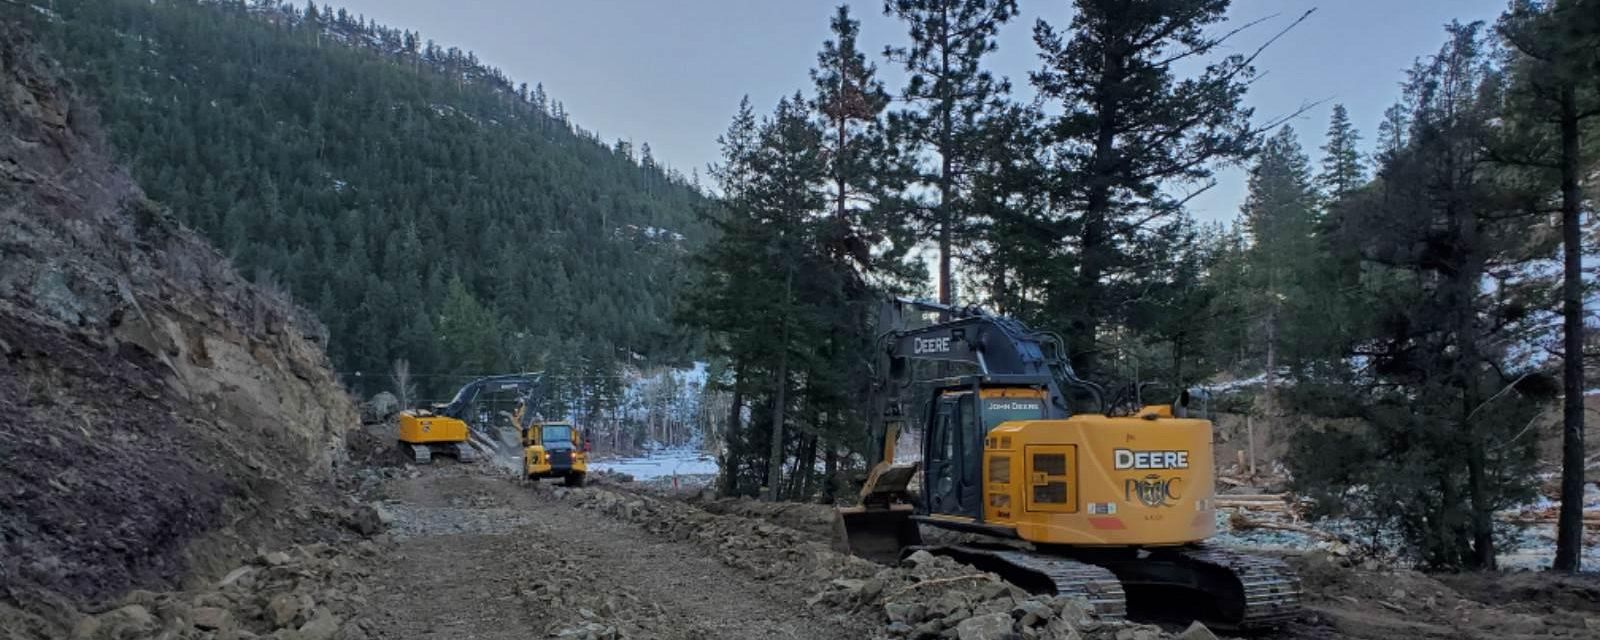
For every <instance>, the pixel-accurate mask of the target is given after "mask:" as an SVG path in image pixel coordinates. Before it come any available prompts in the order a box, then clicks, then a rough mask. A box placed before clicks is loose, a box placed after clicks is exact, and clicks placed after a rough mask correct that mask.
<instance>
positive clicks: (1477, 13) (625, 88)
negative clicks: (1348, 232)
mask: <svg viewBox="0 0 1600 640" xmlns="http://www.w3.org/2000/svg"><path fill="white" fill-rule="evenodd" d="M334 4H335V5H340V4H342V6H344V7H345V8H347V9H349V10H351V11H354V12H357V13H361V14H364V15H366V16H368V17H371V18H374V19H376V20H377V21H378V22H380V23H384V24H387V25H389V26H392V27H399V28H406V29H414V30H419V31H421V32H422V33H423V35H424V36H425V37H428V38H432V39H433V40H435V41H437V42H439V43H440V44H442V45H444V46H459V47H461V48H463V49H469V50H472V51H476V52H477V54H478V57H479V59H481V60H484V61H485V62H487V63H489V64H491V65H494V66H497V67H499V68H501V69H502V70H504V71H505V72H506V73H507V74H508V75H510V76H511V77H512V78H514V79H516V80H518V81H526V82H528V83H529V84H530V85H531V84H533V83H534V82H543V83H544V86H545V89H546V91H548V92H549V93H550V94H551V96H552V97H553V98H555V99H557V100H561V101H562V102H563V103H565V105H566V107H567V111H568V112H569V113H571V114H572V116H573V119H574V120H575V121H576V122H577V123H578V124H580V125H582V126H583V127H585V128H587V129H590V130H594V131H598V132H599V133H600V134H601V135H602V136H604V137H605V138H606V139H608V140H610V139H615V138H619V137H620V138H629V139H632V140H633V141H634V144H635V146H637V145H638V144H639V143H642V142H648V143H650V147H651V149H652V151H653V152H654V154H655V156H656V157H657V158H658V159H659V160H661V161H662V162H665V163H667V164H669V165H671V166H674V167H677V168H678V169H679V170H680V171H682V172H684V173H685V174H688V173H689V171H690V169H691V168H695V167H699V168H701V170H702V173H703V172H704V167H705V165H706V163H708V162H711V161H713V160H715V159H716V156H717V145H716V137H717V135H718V134H719V133H721V132H722V131H723V129H725V128H726V127H727V123H728V119H729V117H731V116H732V114H733V111H734V109H735V107H736V106H737V105H738V102H739V98H740V96H743V95H745V94H749V96H750V99H751V100H752V101H753V102H754V103H755V105H756V107H757V109H758V111H766V110H769V109H770V108H771V107H772V106H773V105H774V104H776V102H777V100H778V99H779V98H780V97H781V96H783V95H787V94H790V93H793V92H794V91H795V90H796V89H807V90H809V88H810V80H809V78H808V76H807V71H808V70H809V69H810V68H811V66H812V64H813V63H814V62H815V60H816V52H817V50H818V49H819V48H820V47H821V45H822V41H823V40H825V39H827V38H828V36H829V33H828V18H829V16H830V15H831V14H832V7H834V6H836V5H837V4H838V2H833V1H825V0H817V1H812V0H805V1H800V0H677V1H666V0H567V1H561V0H540V1H529V0H456V1H453V2H446V1H444V0H334ZM849 4H850V5H851V6H852V9H853V10H854V12H855V14H856V15H857V17H858V18H860V19H861V20H862V41H863V42H862V44H863V48H864V49H866V50H867V51H870V52H873V53H876V52H878V51H881V50H882V48H883V46H884V45H885V44H899V43H901V42H902V41H904V39H905V30H904V28H903V27H902V26H901V25H900V24H899V23H897V22H895V21H894V20H891V19H889V18H886V17H884V16H883V14H882V2H881V1H878V0H872V1H865V2H863V1H855V2H850V3H849ZM1071 4H1072V3H1071V2H1070V1H1069V0H1019V5H1020V6H1021V10H1022V15H1021V16H1019V18H1018V19H1016V20H1013V21H1012V22H1011V23H1009V24H1007V25H1006V26H1005V27H1004V28H1003V29H1002V31H1001V34H1000V50H999V51H998V52H997V53H995V54H994V56H993V62H992V65H991V66H992V69H993V70H994V71H995V72H996V73H997V74H999V75H1004V76H1008V77H1010V78H1011V79H1012V83H1013V85H1015V87H1016V89H1017V93H1018V94H1019V96H1020V97H1021V98H1024V99H1026V98H1031V97H1032V90H1031V89H1030V88H1029V87H1028V83H1027V73H1028V72H1029V71H1031V70H1033V69H1035V68H1036V67H1037V66H1038V59H1037V57H1036V49H1035V48H1034V45H1033V40H1032V29H1033V23H1034V21H1035V20H1036V19H1040V18H1043V19H1045V20H1047V21H1049V22H1050V23H1052V24H1054V25H1057V26H1060V27H1065V26H1066V25H1067V23H1068V21H1069V19H1070V17H1071ZM1505 4H1506V3H1505V0H1236V1H1235V2H1234V6H1233V9H1232V10H1231V11H1230V15H1231V16H1232V17H1233V18H1234V19H1235V20H1240V21H1243V20H1251V19H1255V18H1261V17H1265V16H1269V15H1272V14H1282V15H1281V17H1280V18H1278V19H1277V20H1275V21H1272V22H1269V23H1267V24H1264V25H1261V26H1259V27H1257V28H1255V29H1253V30H1251V31H1249V32H1246V33H1245V34H1242V35H1241V36H1239V37H1238V38H1237V43H1238V44H1237V46H1236V47H1235V48H1236V49H1243V50H1250V49H1254V48H1255V47H1256V46H1257V45H1259V44H1260V43H1261V42H1262V41H1264V40H1265V39H1266V38H1268V37H1269V36H1271V35H1272V34H1273V33H1275V32H1277V31H1278V29H1280V28H1282V26H1285V25H1287V24H1288V23H1289V21H1291V20H1292V19H1293V18H1294V17H1295V16H1298V15H1299V14H1301V13H1303V12H1304V11H1305V10H1307V9H1309V8H1312V7H1316V8H1317V12H1316V13H1315V14H1314V15H1312V16H1311V18H1310V19H1308V20H1307V21H1306V22H1305V23H1303V24H1301V25H1300V26H1299V27H1298V28H1297V29H1295V30H1294V31H1292V32H1290V33H1289V34H1288V35H1287V36H1285V37H1284V38H1283V39H1282V40H1280V41H1279V42H1278V43H1277V44H1275V45H1274V46H1273V47H1272V48H1271V49H1269V50H1268V51H1267V52H1266V53H1265V54H1264V55H1263V56H1262V57H1261V58H1260V61H1259V64H1258V67H1259V68H1260V70H1261V71H1263V72H1264V77H1263V78H1261V79H1260V80H1259V81H1258V82H1257V83H1256V84H1255V86H1254V87H1253V88H1252V89H1251V91H1250V95H1249V98H1248V102H1249V104H1250V105H1251V106H1253V107H1255V108H1256V114H1257V118H1258V119H1262V120H1265V119H1270V118H1273V117H1277V116H1283V115H1286V114H1289V113H1292V112H1293V111H1295V110H1296V109H1297V108H1299V107H1300V106H1301V105H1302V104H1305V103H1310V102H1316V101H1319V100H1328V101H1329V102H1327V103H1326V104H1323V105H1321V106H1318V107H1316V108H1313V109H1311V110H1310V111H1308V112H1307V113H1306V114H1305V115H1303V116H1301V117H1300V118H1299V119H1298V120H1296V121H1295V122H1293V123H1292V124H1293V126H1294V127H1295V129H1297V130H1298V131H1299V132H1300V134H1301V138H1302V142H1303V143H1304V144H1305V147H1306V149H1307V151H1308V152H1311V153H1312V157H1313V161H1315V160H1316V159H1317V158H1318V157H1319V156H1320V152H1318V151H1317V147H1319V146H1321V145H1322V137H1323V130H1324V129H1325V128H1326V127H1327V118H1328V111H1329V109H1330V108H1331V105H1332V104H1333V103H1334V102H1342V103H1344V104H1345V105H1346V106H1347V107H1348V108H1349V109H1350V115H1351V118H1352V119H1353V120H1354V121H1355V123H1356V126H1357V127H1358V128H1359V129H1360V130H1361V133H1362V135H1363V136H1364V138H1365V143H1367V144H1370V143H1371V141H1372V138H1373V137H1374V134H1375V132H1376V129H1377V123H1378V121H1379V118H1380V116H1381V115H1382V113H1383V110H1384V109H1385V108H1386V107H1388V105H1389V104H1391V103H1392V102H1393V101H1394V98H1395V96H1396V95H1397V93H1398V83H1399V81H1400V80H1401V78H1402V72H1403V70H1404V69H1405V68H1406V67H1409V66H1410V64H1411V62H1412V61H1413V60H1414V59H1416V58H1417V57H1419V56H1423V55H1427V54H1429V53H1431V52H1433V51H1435V50H1436V49H1437V48H1438V46H1439V44H1440V43H1441V42H1442V41H1443V37H1444V36H1443V29H1442V27H1443V25H1444V24H1445V23H1447V22H1449V21H1450V20H1451V19H1460V20H1462V21H1470V20H1488V21H1492V20H1493V19H1494V17H1495V16H1496V15H1498V14H1499V12H1500V11H1501V10H1502V9H1503V8H1504V7H1505ZM878 66H879V71H880V73H881V75H882V76H883V77H884V78H885V80H886V81H887V83H888V84H889V86H890V88H891V90H894V89H897V88H898V87H899V86H900V85H901V83H902V78H903V74H901V73H900V70H899V69H898V68H897V67H896V66H895V65H892V64H889V63H887V62H884V61H882V60H878ZM1218 180H1219V184H1218V186H1217V188H1216V189H1213V190H1212V191H1211V192H1210V193H1207V194H1205V195H1203V196H1201V197H1200V198H1197V199H1196V200H1195V201H1194V202H1192V203H1191V209H1192V210H1193V211H1194V213H1195V214H1196V215H1197V216H1198V217H1200V218H1201V219H1204V220H1232V219H1233V218H1234V216H1235V215H1236V213H1237V211H1238V207H1239V203H1240V202H1241V201H1242V200H1243V198H1244V191H1245V187H1244V173H1243V171H1241V170H1237V169H1235V170H1228V171H1224V172H1222V173H1221V174H1219V176H1218Z"/></svg>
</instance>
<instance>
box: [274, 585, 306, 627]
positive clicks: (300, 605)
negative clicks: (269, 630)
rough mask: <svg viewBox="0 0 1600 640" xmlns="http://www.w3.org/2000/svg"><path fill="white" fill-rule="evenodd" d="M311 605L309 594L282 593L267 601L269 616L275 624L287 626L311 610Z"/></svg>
mask: <svg viewBox="0 0 1600 640" xmlns="http://www.w3.org/2000/svg"><path fill="white" fill-rule="evenodd" d="M311 606H312V602H311V598H310V597H309V596H304V595H295V594H292V593H285V594H280V595H277V596H274V597H273V598H272V600H270V601H268V602H267V616H268V617H269V619H270V620H272V624H273V625H274V626H277V627H287V626H290V625H292V624H294V622H295V620H296V619H298V618H299V617H300V615H301V614H302V613H303V612H306V611H309V610H310V609H311Z"/></svg>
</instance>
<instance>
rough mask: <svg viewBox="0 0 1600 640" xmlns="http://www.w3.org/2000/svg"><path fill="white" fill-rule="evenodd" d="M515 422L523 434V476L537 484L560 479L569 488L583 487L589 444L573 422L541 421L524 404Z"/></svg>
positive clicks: (514, 418)
mask: <svg viewBox="0 0 1600 640" xmlns="http://www.w3.org/2000/svg"><path fill="white" fill-rule="evenodd" d="M512 420H513V421H515V422H516V424H517V427H518V429H519V430H520V431H521V432H522V472H523V476H524V477H526V478H527V479H529V480H533V481H535V482H537V481H539V480H542V479H544V478H561V480H562V483H563V484H565V485H566V486H569V487H581V486H583V483H584V480H585V479H586V478H588V476H589V441H588V440H587V439H585V438H583V437H582V435H581V434H579V433H578V430H577V429H574V428H573V427H572V423H570V422H542V421H539V420H536V419H535V416H534V412H533V410H532V409H531V408H530V407H529V406H528V402H527V401H524V402H523V403H522V404H521V405H520V406H518V407H517V411H516V413H515V414H514V415H513V417H512Z"/></svg>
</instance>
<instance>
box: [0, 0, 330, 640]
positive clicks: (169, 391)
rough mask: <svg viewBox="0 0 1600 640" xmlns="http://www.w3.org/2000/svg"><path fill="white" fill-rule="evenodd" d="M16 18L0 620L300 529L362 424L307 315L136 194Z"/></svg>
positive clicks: (3, 254)
mask: <svg viewBox="0 0 1600 640" xmlns="http://www.w3.org/2000/svg"><path fill="white" fill-rule="evenodd" d="M18 31H19V29H17V28H14V25H10V26H7V25H0V34H7V35H0V40H3V41H0V415H4V416H5V421H4V423H3V424H4V426H3V428H0V487H4V489H3V491H4V492H5V498H4V500H3V502H4V504H5V507H4V508H3V509H0V621H4V620H5V613H6V612H5V609H8V608H10V607H17V608H20V609H22V610H28V611H32V612H34V613H43V614H44V617H45V618H52V616H50V615H49V612H50V611H59V610H61V609H63V608H70V607H71V606H74V605H81V604H84V603H92V602H99V601H105V600H108V599H110V598H113V597H114V596H117V595H118V594H121V593H123V592H125V591H127V590H128V589H130V588H133V587H136V586H137V587H145V586H162V585H174V584H175V583H176V582H177V581H178V580H180V579H181V578H183V577H184V576H186V575H188V574H189V573H191V572H192V571H198V572H199V573H202V574H205V573H212V572H220V570H224V569H226V568H229V567H231V566H234V565H236V564H237V562H236V560H237V558H238V557H240V556H241V554H243V553H245V552H246V551H247V550H248V549H249V548H250V547H252V546H253V545H255V544H257V543H260V542H263V541H266V540H269V539H272V538H280V539H294V538H295V537H296V535H294V534H295V532H296V531H304V530H305V526H304V525H305V523H306V522H310V521H312V520H315V519H316V518H315V516H318V515H320V514H322V513H323V512H326V511H327V509H324V508H321V507H317V506H313V505H318V504H321V502H322V499H323V497H324V496H325V494H324V493H322V492H323V491H325V490H326V487H327V486H328V485H329V483H331V478H332V475H331V471H332V470H333V469H334V467H335V466H336V465H338V464H340V463H341V461H342V457H343V455H344V433H345V430H346V429H348V428H350V427H352V426H354V425H356V424H357V423H358V415H357V412H356V410H355V408H354V406H353V405H352V404H351V402H350V400H349V399H348V397H347V396H346V395H345V394H344V392H343V391H341V390H340V388H339V387H338V385H337V383H336V382H335V380H334V378H333V376H332V373H331V372H330V370H329V367H328V365H327V360H326V356H325V355H324V353H323V351H322V348H321V346H320V345H319V342H320V341H321V340H322V339H323V338H322V336H321V334H322V332H323V330H322V329H321V327H320V325H318V324H317V323H316V322H315V321H314V320H312V319H310V317H309V316H308V315H306V314H305V313H304V312H303V311H301V310H299V309H298V308H296V307H295V306H293V305H292V304H291V303H290V302H289V301H288V300H287V299H286V297H285V296H283V295H281V294H277V293H274V292H270V291H266V290H263V289H261V288H258V287H256V286H254V285H251V284H250V283H248V282H247V281H245V280H244V279H242V278H241V277H240V276H239V275H238V274H237V273H236V272H235V271H234V270H233V268H232V267H231V266H229V264H228V262H227V260H226V259H225V258H224V257H223V256H221V255H220V254H218V253H217V252H216V251H215V250H213V249H212V248H211V247H209V246H208V245H206V244H205V242H204V241H203V240H201V239H199V238H198V236H196V235H194V234H193V233H191V232H189V231H188V230H186V229H184V228H182V227H180V226H179V225H178V224H176V223H175V222H173V221H172V220H171V219H170V218H169V217H168V215H167V214H166V213H165V212H163V211H162V210H161V209H160V208H159V207H158V206H157V205H155V204H153V203H151V202H149V201H148V200H146V199H145V197H144V196H143V194H142V193H141V192H140V191H139V189H138V188H137V187H136V186H135V185H134V183H133V182H132V180H131V179H130V178H129V177H128V176H127V174H126V173H124V172H123V171H121V170H120V169H118V168H117V167H116V166H115V165H114V164H112V162H111V161H110V160H109V154H107V153H106V152H105V150H104V149H103V146H102V144H101V143H100V140H99V137H98V136H97V135H96V134H95V133H94V131H95V127H94V124H93V122H92V118H91V115H90V113H89V112H88V111H87V110H86V109H85V108H84V107H82V106H81V105H79V104H77V103H75V102H74V101H73V100H72V98H71V96H70V94H69V93H68V92H67V91H65V90H64V89H63V88H62V87H61V86H60V84H59V82H58V81H57V80H55V78H56V74H55V73H54V72H53V71H52V70H51V69H50V66H49V65H48V64H47V63H46V62H44V61H42V60H39V59H38V58H37V54H35V53H34V50H33V49H32V48H31V47H30V46H29V45H27V44H26V43H24V42H21V41H20V40H19V36H18V35H17V33H18ZM197 543H200V544H197ZM274 546H276V545H274ZM230 556H232V557H230ZM213 577H214V576H213ZM34 596H37V599H35V598H34ZM41 602H52V603H54V604H51V605H48V606H47V605H42V604H39V603H41ZM12 612H13V613H16V611H15V610H12ZM129 617H130V619H134V620H133V622H134V623H138V622H139V621H138V620H137V619H136V618H137V617H138V616H129ZM31 620H32V624H30V625H28V626H29V627H34V626H35V625H45V624H47V623H46V622H43V621H41V620H40V619H39V618H38V617H33V618H31ZM0 626H9V625H0ZM47 628H48V627H42V626H41V627H37V628H36V629H47ZM45 635H53V634H51V633H48V632H46V633H45Z"/></svg>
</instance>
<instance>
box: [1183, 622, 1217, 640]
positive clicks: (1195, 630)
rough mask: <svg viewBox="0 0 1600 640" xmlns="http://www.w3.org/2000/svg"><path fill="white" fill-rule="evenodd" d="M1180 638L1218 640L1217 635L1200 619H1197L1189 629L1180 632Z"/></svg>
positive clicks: (1184, 639) (1187, 639)
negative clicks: (1201, 622)
mask: <svg viewBox="0 0 1600 640" xmlns="http://www.w3.org/2000/svg"><path fill="white" fill-rule="evenodd" d="M1178 640H1217V635H1216V634H1214V633H1211V630H1210V629H1207V628H1206V626H1205V625H1203V624H1200V622H1199V621H1195V622H1193V623H1191V624H1190V625H1189V628H1188V629H1184V630H1183V633H1180V634H1178Z"/></svg>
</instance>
